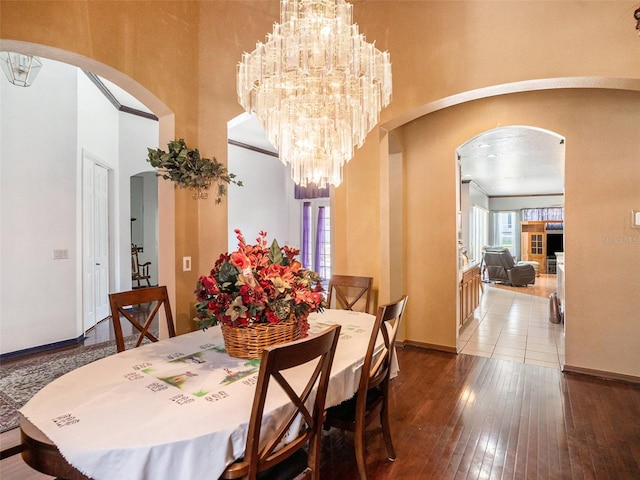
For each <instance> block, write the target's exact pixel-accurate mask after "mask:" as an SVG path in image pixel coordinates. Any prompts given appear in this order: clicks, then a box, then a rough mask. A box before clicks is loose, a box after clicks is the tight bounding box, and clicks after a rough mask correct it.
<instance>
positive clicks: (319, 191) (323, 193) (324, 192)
mask: <svg viewBox="0 0 640 480" xmlns="http://www.w3.org/2000/svg"><path fill="white" fill-rule="evenodd" d="M293 193H294V198H295V199H296V200H305V199H307V198H329V186H328V185H327V186H326V187H325V188H318V186H317V185H316V184H315V183H310V184H309V185H307V186H306V187H303V186H302V185H298V184H296V185H295V188H294V191H293Z"/></svg>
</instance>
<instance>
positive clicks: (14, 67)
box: [0, 52, 42, 87]
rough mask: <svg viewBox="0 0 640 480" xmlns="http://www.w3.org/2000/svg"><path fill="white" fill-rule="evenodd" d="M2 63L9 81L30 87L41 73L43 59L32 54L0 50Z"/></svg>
mask: <svg viewBox="0 0 640 480" xmlns="http://www.w3.org/2000/svg"><path fill="white" fill-rule="evenodd" d="M0 65H1V66H2V71H3V72H4V74H5V75H6V76H7V79H8V80H9V82H11V83H13V84H14V85H18V86H19V87H29V86H30V85H31V84H32V83H33V81H34V80H35V78H36V76H37V75H38V73H40V69H41V68H42V61H41V60H40V59H39V58H38V57H34V56H32V55H23V54H22V53H15V52H0Z"/></svg>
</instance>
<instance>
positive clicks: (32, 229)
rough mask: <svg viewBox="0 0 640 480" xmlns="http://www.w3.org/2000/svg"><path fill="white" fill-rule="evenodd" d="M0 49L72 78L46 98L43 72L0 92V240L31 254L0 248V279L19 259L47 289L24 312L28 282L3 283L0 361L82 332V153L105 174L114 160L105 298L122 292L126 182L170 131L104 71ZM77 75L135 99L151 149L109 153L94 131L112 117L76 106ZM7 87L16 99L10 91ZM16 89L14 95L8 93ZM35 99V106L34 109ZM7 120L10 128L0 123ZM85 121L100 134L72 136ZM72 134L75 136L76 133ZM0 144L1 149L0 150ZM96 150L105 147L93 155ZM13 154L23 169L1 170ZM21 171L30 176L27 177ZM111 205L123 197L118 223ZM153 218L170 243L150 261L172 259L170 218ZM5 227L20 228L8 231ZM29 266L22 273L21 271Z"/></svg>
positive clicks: (125, 81) (168, 276) (126, 262)
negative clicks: (15, 237) (8, 236)
mask: <svg viewBox="0 0 640 480" xmlns="http://www.w3.org/2000/svg"><path fill="white" fill-rule="evenodd" d="M0 49H2V50H6V51H17V52H20V53H24V54H34V55H38V56H40V57H41V58H43V59H45V60H49V62H50V63H51V65H53V64H54V62H55V63H57V64H59V65H57V67H59V66H60V65H64V66H66V68H68V69H74V71H75V70H77V73H73V74H71V75H69V76H66V77H64V79H63V77H59V76H54V77H55V78H50V79H49V80H50V81H53V82H54V83H55V82H59V83H57V84H55V87H56V88H55V92H56V94H55V95H50V94H49V95H48V94H47V91H46V88H47V86H46V83H47V81H48V80H47V74H46V65H45V66H44V67H43V70H42V71H41V74H40V75H39V76H38V78H37V79H36V82H35V83H34V85H32V86H31V87H29V88H22V87H15V86H13V85H8V84H6V85H3V89H4V92H3V102H2V108H3V118H4V119H5V124H4V125H5V126H7V128H6V129H4V130H3V132H4V134H5V135H6V136H5V135H3V137H4V138H3V142H2V148H3V155H2V157H3V159H5V160H6V161H5V160H3V165H2V169H3V172H2V173H3V177H4V178H5V179H7V181H9V180H8V179H11V181H10V182H9V183H5V184H4V185H8V187H7V188H3V189H2V194H3V202H2V208H3V214H4V211H5V208H6V210H7V211H8V212H12V215H10V216H8V217H7V216H4V215H3V223H5V221H11V222H12V224H11V225H3V230H4V227H5V226H7V227H8V229H7V230H6V231H13V232H16V234H18V232H20V233H21V234H22V235H25V233H26V234H27V238H29V239H30V242H31V244H30V246H29V247H28V251H27V252H23V251H20V249H21V248H22V247H23V246H25V242H20V241H16V242H14V243H5V244H4V246H5V247H6V248H4V249H3V261H2V265H1V267H0V268H2V270H3V276H4V275H5V273H6V275H9V272H16V271H17V270H16V268H15V265H12V264H11V262H10V260H11V259H12V258H15V259H20V260H21V262H22V264H21V267H22V270H24V271H25V272H32V273H31V275H33V274H34V273H37V274H38V278H41V279H49V280H47V281H46V282H45V285H42V288H40V289H39V291H40V292H41V293H40V294H39V300H38V302H36V305H34V304H33V302H32V298H31V300H30V299H29V295H30V294H29V293H28V292H29V291H32V289H30V288H29V285H31V284H32V280H33V278H32V277H31V279H28V278H25V279H23V280H20V279H19V278H18V277H16V276H15V275H13V274H11V275H12V276H13V278H14V279H15V284H14V285H15V288H13V289H12V291H8V290H5V289H4V288H3V290H4V291H3V301H2V317H3V322H2V336H3V338H5V339H9V338H11V339H12V340H11V342H3V351H2V352H1V353H3V354H4V353H9V352H15V351H21V350H28V349H30V348H34V347H39V346H41V345H53V346H58V345H60V344H65V343H69V342H75V341H77V339H78V338H82V335H83V332H84V330H85V325H84V321H83V320H84V314H85V311H84V305H85V303H86V302H85V300H86V298H85V297H84V296H83V294H82V291H83V287H82V285H83V284H84V273H83V268H82V265H83V261H84V260H83V249H84V247H83V243H82V238H83V233H82V227H81V226H82V215H81V213H80V212H81V211H82V208H81V205H82V193H81V192H82V189H81V186H82V181H81V180H80V179H81V178H82V176H81V172H82V162H81V160H82V158H83V152H89V153H90V154H91V155H92V156H93V157H95V158H99V159H101V161H102V160H104V162H105V163H107V164H108V163H109V162H111V161H112V159H113V158H122V162H121V163H120V165H118V166H111V167H110V169H108V174H107V177H108V184H109V186H108V195H109V199H108V200H107V204H108V208H109V212H110V214H111V216H110V223H109V230H110V233H109V236H110V240H109V252H108V254H109V258H110V260H109V269H110V281H109V289H110V291H114V290H117V289H123V288H129V286H130V281H131V277H130V268H131V263H130V259H131V255H130V252H131V250H130V233H129V231H130V215H129V213H128V210H129V177H130V175H131V174H133V173H135V172H138V171H140V170H142V169H146V168H147V165H146V158H145V154H146V146H152V145H157V144H159V143H160V142H161V141H162V139H159V137H161V133H160V132H162V131H164V130H166V129H167V128H168V129H170V130H172V129H173V115H172V113H171V112H170V111H169V110H168V109H167V108H166V106H164V105H163V104H162V103H161V102H159V100H158V99H157V98H156V97H154V96H153V95H152V94H151V93H150V92H148V91H146V90H145V89H144V88H143V87H142V86H140V85H139V84H137V83H136V82H134V81H133V80H132V79H130V78H128V77H126V76H124V75H123V74H122V73H120V72H117V71H116V70H114V69H112V68H111V67H108V66H106V65H103V64H99V63H98V62H95V61H93V60H91V59H88V58H86V57H82V56H80V55H76V54H72V53H70V52H63V51H60V50H58V49H55V48H50V47H45V46H41V45H35V44H27V43H25V42H16V41H9V40H0ZM76 67H78V68H76ZM52 68H53V67H52ZM78 69H80V70H78ZM82 70H87V71H91V72H96V73H99V74H100V75H104V76H105V78H109V79H110V80H111V81H112V82H117V83H119V85H120V86H121V87H122V88H123V89H129V91H135V95H136V96H137V97H138V98H139V99H140V101H142V102H144V103H145V104H146V105H147V106H148V107H149V108H150V109H152V110H153V111H157V112H158V117H159V119H160V120H159V122H157V125H156V126H155V133H154V134H153V140H151V141H147V143H148V145H147V144H145V145H144V147H145V148H142V149H141V151H139V152H137V153H134V154H132V155H127V150H128V149H129V147H128V146H124V147H123V146H122V145H119V144H117V145H116V143H117V142H114V141H113V137H114V136H115V137H118V136H119V132H118V128H111V127H109V132H110V134H113V135H107V134H106V133H105V132H106V129H104V128H103V127H104V126H105V124H104V122H105V119H107V117H109V116H112V115H115V116H117V115H118V113H117V111H116V112H115V113H114V111H113V107H110V108H111V111H110V112H108V113H105V112H106V111H107V110H106V109H103V110H101V114H100V115H92V114H91V112H89V111H88V106H87V104H86V103H84V102H78V100H77V98H78V97H77V95H78V92H77V89H78V88H79V87H78V86H79V85H80V84H84V83H85V82H87V81H88V80H86V76H84V73H83V72H82ZM57 71H58V72H59V71H60V70H57ZM3 80H4V79H3ZM5 83H6V82H5ZM69 85H71V86H72V87H73V89H76V90H75V91H74V93H70V94H68V95H62V93H61V92H63V91H66V89H67V87H69ZM9 87H11V88H14V89H16V90H13V91H11V90H9ZM18 88H22V89H21V90H18ZM7 92H9V93H7ZM49 93H50V92H49ZM11 96H17V97H19V98H16V99H14V100H15V102H13V103H14V104H15V105H20V107H19V108H17V107H16V108H15V111H17V112H19V113H20V112H22V113H23V114H24V117H23V120H24V125H19V122H18V121H17V117H16V116H15V115H4V111H5V109H6V108H10V107H11V105H12V101H11V100H10V98H11ZM36 97H38V98H39V100H36ZM47 104H49V106H52V108H53V110H54V111H55V112H56V113H55V115H53V117H51V116H44V115H41V111H42V110H41V109H42V108H43V106H46V105H47ZM36 112H37V113H36ZM62 115H64V116H65V118H66V120H69V119H71V122H68V121H66V120H65V121H63V120H62V119H61V116H62ZM92 117H93V118H92ZM9 118H10V119H11V122H12V123H9V122H7V121H6V120H7V119H9ZM87 118H90V119H91V121H95V122H96V123H98V122H99V123H100V126H101V129H100V130H99V131H98V132H97V133H94V134H91V133H88V132H87V131H83V132H82V133H78V129H82V128H84V127H86V126H87V122H85V121H84V120H86V119H87ZM34 120H36V121H34ZM65 124H66V125H68V124H73V125H75V128H76V131H75V133H74V135H67V134H66V133H63V132H61V131H60V130H59V128H61V127H62V126H65ZM79 125H80V127H78V126H79ZM47 128H58V130H56V131H50V130H48V133H45V134H42V133H43V132H44V131H45V130H46V129H47ZM163 129H164V130H163ZM20 131H23V132H25V133H27V134H29V137H30V139H29V141H28V142H25V141H24V139H22V140H20V139H19V138H18V136H16V135H14V134H15V133H16V132H17V133H19V132H20ZM165 135H166V132H165ZM78 136H81V137H82V142H78V141H77V138H78ZM92 136H93V137H101V136H102V137H103V138H102V139H98V140H96V139H95V138H92V140H91V141H88V140H87V138H89V137H92ZM7 139H8V140H11V141H5V140H7ZM101 140H105V141H104V143H103V144H101V143H100V142H101ZM88 143H89V144H93V145H94V147H92V148H85V146H86V145H87V144H88ZM105 144H108V145H109V146H108V147H107V148H102V147H103V146H104V145H105ZM25 145H29V148H28V149H24V146H25ZM20 149H21V151H22V152H23V153H22V154H21V155H20V157H21V158H22V159H23V161H22V166H21V163H19V162H10V161H9V159H11V158H13V159H15V158H17V157H16V153H15V152H18V151H20ZM85 156H86V155H85ZM134 158H135V159H137V160H138V161H140V159H141V161H142V164H143V166H142V168H140V167H136V166H135V165H133V163H135V162H134V161H133V160H132V159H134ZM29 166H31V167H30V168H28V167H29ZM23 167H24V168H28V174H27V171H25V172H21V171H19V169H20V168H23ZM34 167H35V168H34ZM128 169H129V170H131V172H130V173H129V172H128V171H127V170H128ZM120 176H122V177H125V178H126V183H125V182H124V181H122V180H121V178H120ZM21 181H23V182H26V185H23V186H22V187H21V186H20V182H21ZM34 185H38V189H37V191H38V194H37V195H27V196H26V197H25V198H22V194H21V193H20V192H25V193H28V194H32V193H34V192H35V191H34V189H33V186H34ZM54 185H55V186H58V187H59V188H58V189H57V190H56V189H55V188H53V187H52V186H54ZM125 185H126V187H125ZM121 187H122V188H121ZM159 188H161V187H159ZM52 190H53V191H52ZM47 192H48V193H47ZM120 196H124V197H126V213H125V212H124V211H123V210H122V209H121V208H120V207H121V206H122V205H124V202H120V201H119V200H117V199H118V198H119V197H120ZM162 196H163V202H164V205H165V206H166V205H167V203H166V202H167V201H169V202H171V204H172V203H173V192H172V190H171V191H169V192H168V193H167V194H166V199H165V193H162ZM5 199H6V200H7V201H6V202H5ZM25 200H26V201H25ZM30 212H31V213H30ZM34 212H35V213H37V212H41V214H42V215H44V216H43V217H42V219H41V220H38V217H36V216H34V215H32V213H34ZM158 217H159V218H163V217H164V218H165V219H166V221H167V222H168V223H170V226H169V227H168V228H163V227H162V226H160V227H159V231H160V232H166V231H167V230H170V232H171V234H167V233H161V234H160V235H159V239H158V249H159V251H162V250H163V249H167V250H168V251H172V250H173V242H174V240H173V218H172V216H171V215H167V216H163V215H159V216H158ZM12 218H13V219H14V220H16V221H17V222H20V223H17V224H16V222H14V221H13V220H12ZM21 219H22V220H21ZM16 225H18V226H19V227H20V229H19V230H17V229H16ZM27 230H28V232H27ZM21 244H22V245H21ZM52 252H53V253H52ZM5 253H6V254H7V255H5ZM52 260H53V261H52ZM29 263H31V264H32V265H28V264H29ZM22 270H21V271H22ZM167 272H168V273H167ZM160 275H161V276H162V277H163V278H162V282H163V283H164V284H167V285H168V286H169V287H171V286H172V285H173V284H174V283H175V281H174V280H173V277H174V273H173V271H172V270H169V269H167V270H165V271H163V272H162V273H161V274H160ZM122 278H128V281H127V282H123V281H122ZM47 284H49V285H47ZM25 304H29V305H32V306H33V308H31V307H30V310H31V315H30V318H29V319H26V318H25V316H24V315H23V314H21V313H23V312H24V305H25ZM5 319H6V320H7V321H5ZM45 320H46V321H45ZM98 320H99V319H98ZM16 332H18V334H16Z"/></svg>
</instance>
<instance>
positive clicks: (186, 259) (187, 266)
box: [182, 257, 191, 272]
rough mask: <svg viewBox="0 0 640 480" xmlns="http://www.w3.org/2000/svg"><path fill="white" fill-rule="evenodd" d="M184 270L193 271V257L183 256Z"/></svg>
mask: <svg viewBox="0 0 640 480" xmlns="http://www.w3.org/2000/svg"><path fill="white" fill-rule="evenodd" d="M182 271H183V272H190V271H191V257H182Z"/></svg>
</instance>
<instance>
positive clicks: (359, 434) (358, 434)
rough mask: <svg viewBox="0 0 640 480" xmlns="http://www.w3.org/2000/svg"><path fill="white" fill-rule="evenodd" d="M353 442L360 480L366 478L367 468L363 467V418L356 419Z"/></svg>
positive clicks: (365, 479)
mask: <svg viewBox="0 0 640 480" xmlns="http://www.w3.org/2000/svg"><path fill="white" fill-rule="evenodd" d="M353 433H354V435H353V443H354V444H355V447H356V462H357V463H358V472H360V480H367V470H366V468H365V461H364V455H365V447H364V419H363V421H361V422H358V421H357V420H356V426H355V431H354V432H353Z"/></svg>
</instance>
